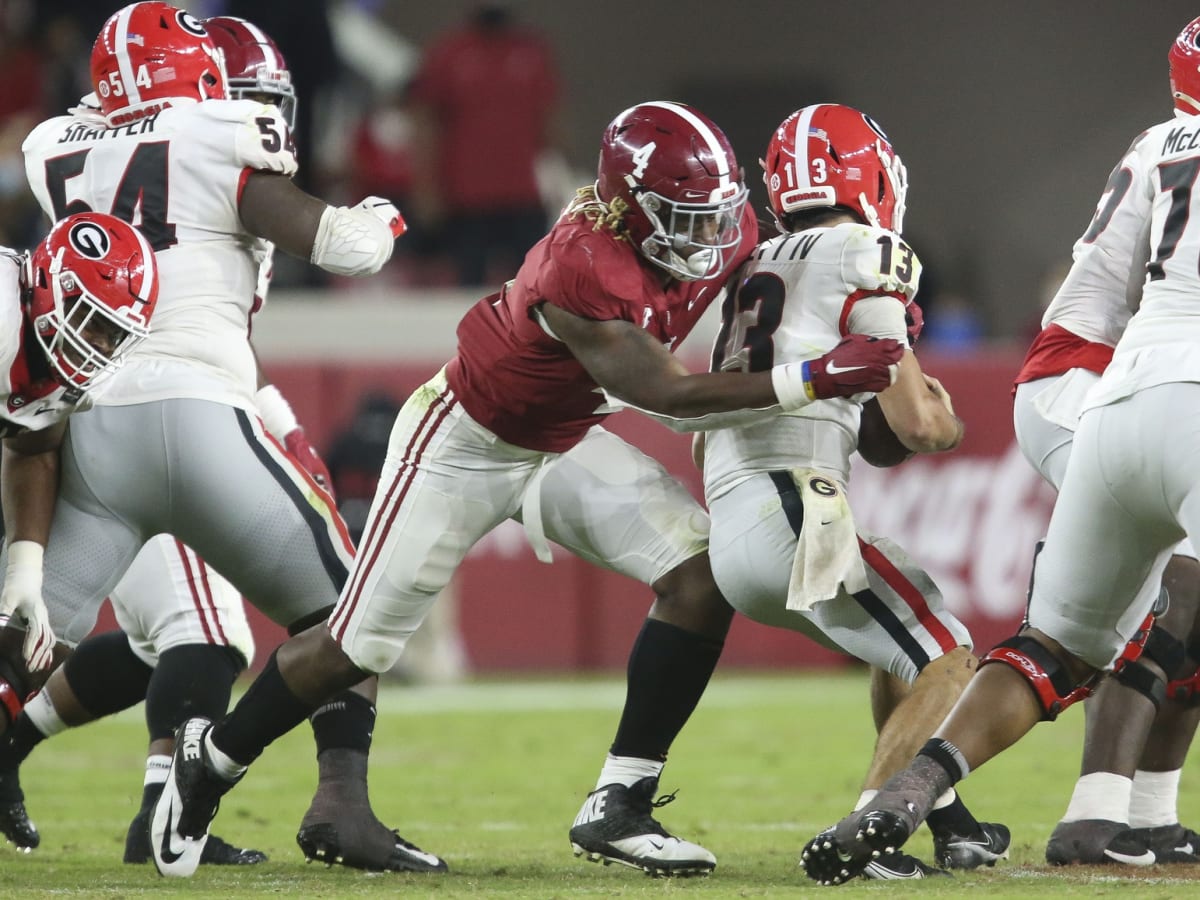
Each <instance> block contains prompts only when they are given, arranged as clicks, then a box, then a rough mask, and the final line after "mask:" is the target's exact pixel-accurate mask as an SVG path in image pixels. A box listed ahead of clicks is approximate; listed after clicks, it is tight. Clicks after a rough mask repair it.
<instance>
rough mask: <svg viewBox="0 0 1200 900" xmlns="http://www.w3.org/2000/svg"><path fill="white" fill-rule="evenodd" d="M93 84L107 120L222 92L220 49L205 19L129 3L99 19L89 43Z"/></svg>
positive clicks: (144, 113)
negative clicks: (92, 41)
mask: <svg viewBox="0 0 1200 900" xmlns="http://www.w3.org/2000/svg"><path fill="white" fill-rule="evenodd" d="M92 88H93V89H94V90H95V91H96V97H97V99H99V101H100V111H101V112H103V113H104V117H105V118H106V119H107V120H108V123H109V124H110V125H121V124H124V123H127V122H132V121H134V120H135V119H141V118H144V117H146V116H149V115H153V114H154V113H156V112H158V111H159V110H161V109H163V108H164V107H167V106H171V105H172V104H173V103H175V102H178V101H180V100H193V101H199V100H222V99H224V98H225V96H226V87H225V71H224V67H223V66H222V64H221V54H220V52H219V51H218V50H217V47H216V45H215V44H214V43H213V41H212V38H210V37H209V35H208V32H207V31H206V30H205V28H204V24H203V23H202V22H201V21H200V20H199V19H197V18H196V17H195V16H193V15H191V14H190V13H188V12H185V11H184V10H182V9H177V8H176V7H174V6H171V5H170V4H169V3H157V2H154V3H132V4H130V5H129V6H126V7H125V8H123V9H120V10H118V11H117V12H115V13H113V14H112V16H110V17H109V19H108V21H107V22H105V23H104V27H103V28H101V29H100V35H99V36H98V37H97V38H96V43H95V44H93V45H92Z"/></svg>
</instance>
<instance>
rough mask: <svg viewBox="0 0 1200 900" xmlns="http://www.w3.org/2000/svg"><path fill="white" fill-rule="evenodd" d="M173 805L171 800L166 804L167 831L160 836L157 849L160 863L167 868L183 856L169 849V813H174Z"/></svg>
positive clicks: (173, 802)
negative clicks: (160, 839) (159, 843)
mask: <svg viewBox="0 0 1200 900" xmlns="http://www.w3.org/2000/svg"><path fill="white" fill-rule="evenodd" d="M174 804H175V801H174V800H172V801H170V802H168V804H167V825H168V827H167V829H166V830H165V831H164V832H163V836H162V846H161V847H159V848H158V853H159V857H160V858H161V859H162V861H163V862H165V863H166V864H167V865H168V866H169V865H171V864H172V863H174V862H178V860H179V857H181V856H183V854H182V853H176V852H174V851H173V850H172V849H171V828H170V823H171V813H172V812H174V809H175V806H174Z"/></svg>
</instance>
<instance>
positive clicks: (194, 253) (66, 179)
mask: <svg viewBox="0 0 1200 900" xmlns="http://www.w3.org/2000/svg"><path fill="white" fill-rule="evenodd" d="M22 150H23V151H24V153H25V166H26V174H27V176H28V178H29V183H30V186H31V187H32V188H33V192H34V195H35V196H36V197H37V200H38V203H40V204H41V207H42V209H43V210H45V212H46V213H47V214H48V215H49V216H51V217H52V218H54V219H58V218H61V217H63V216H65V215H68V214H70V213H73V212H78V211H80V210H82V209H85V208H86V209H91V210H96V211H100V212H106V213H111V214H113V215H115V216H117V217H118V218H121V219H124V220H125V221H127V222H130V223H131V224H133V225H136V226H138V228H140V229H141V231H142V233H143V234H144V235H145V236H146V238H147V240H148V241H149V242H150V245H151V246H152V247H153V248H154V250H155V251H156V253H157V256H158V269H159V275H160V279H161V281H160V284H161V287H160V292H159V301H158V308H157V310H156V311H155V317H154V327H153V329H152V331H151V334H150V337H149V338H148V339H147V340H146V341H145V342H143V343H142V344H141V345H140V346H139V347H138V348H137V350H136V351H135V352H134V353H133V354H131V356H130V358H129V360H128V361H127V363H126V365H125V366H124V368H123V369H122V370H121V371H120V372H118V373H117V375H116V376H115V377H114V378H113V379H112V380H111V381H110V382H109V384H108V385H106V386H105V387H104V389H103V391H102V392H101V393H100V394H99V396H97V397H96V398H95V399H96V402H97V403H101V404H126V403H141V402H146V401H150V400H161V399H168V398H178V397H191V398H198V399H205V400H212V401H215V402H220V403H228V404H232V405H234V406H239V407H242V408H247V409H253V408H254V405H253V404H254V400H253V398H254V391H255V387H256V377H255V364H254V356H253V354H252V352H251V349H250V345H249V341H248V335H247V328H248V323H249V318H250V315H251V312H252V308H253V304H254V296H255V288H256V285H257V282H258V276H259V262H260V261H261V259H262V254H263V245H264V242H263V241H261V240H260V239H259V238H256V237H255V236H254V235H252V234H250V233H249V232H247V231H246V229H245V228H244V227H243V226H242V223H241V218H240V215H239V212H238V203H239V199H240V195H241V190H242V187H243V186H244V184H245V179H246V176H247V175H248V174H249V173H250V172H252V171H255V170H261V171H268V172H277V173H281V174H284V175H291V174H292V173H293V172H295V170H296V159H295V153H294V150H293V146H292V138H291V134H290V133H289V131H288V128H287V125H286V123H285V122H284V120H283V118H282V116H281V115H280V113H279V111H278V109H276V108H275V107H274V106H269V105H263V104H261V103H257V102H254V101H251V100H208V101H205V102H203V103H194V104H183V105H179V106H173V107H170V108H168V109H165V110H163V111H162V112H160V113H158V114H157V115H155V116H152V117H150V118H147V119H143V120H139V121H137V122H135V123H133V124H131V125H127V126H122V127H118V128H109V127H107V126H106V125H105V124H104V121H103V119H101V118H99V117H98V116H95V115H90V114H87V113H80V114H76V115H68V116H59V117H57V118H54V119H50V120H48V121H46V122H43V123H42V124H41V125H39V126H38V127H37V128H35V129H34V130H33V132H32V133H31V134H30V135H29V137H28V138H26V140H25V143H24V144H23V146H22Z"/></svg>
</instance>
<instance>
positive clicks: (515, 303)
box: [155, 102, 900, 875]
mask: <svg viewBox="0 0 1200 900" xmlns="http://www.w3.org/2000/svg"><path fill="white" fill-rule="evenodd" d="M597 174H598V178H597V181H596V183H595V184H594V185H591V186H588V187H586V188H583V189H581V190H580V192H579V196H578V198H577V200H576V201H575V202H573V203H572V204H570V205H569V206H568V207H567V209H566V210H565V211H564V212H563V214H562V215H561V217H560V218H559V220H558V222H557V223H556V224H555V225H554V226H553V228H552V229H551V230H550V233H549V234H548V235H546V237H544V238H543V239H542V240H541V241H540V242H539V243H538V244H537V245H536V246H535V247H534V248H533V249H532V250H531V251H530V253H529V254H528V255H527V256H526V259H525V263H524V265H522V266H521V268H520V270H519V271H518V272H517V274H516V277H515V278H514V279H513V280H512V281H510V282H508V283H507V284H506V285H505V286H504V288H503V290H501V291H500V292H499V293H497V294H493V295H492V296H489V297H485V298H484V299H483V300H481V301H480V302H479V303H478V304H476V305H475V306H474V307H473V308H472V309H471V310H470V311H469V312H468V313H467V314H466V316H465V317H464V318H463V320H462V322H461V323H460V324H459V327H458V352H457V353H456V355H455V356H454V358H453V359H452V360H451V361H450V362H449V364H448V365H447V366H446V367H445V368H444V369H443V370H442V371H441V372H439V373H438V374H437V375H436V376H435V377H434V378H433V379H432V380H431V381H430V382H428V383H427V384H426V385H424V386H423V387H421V388H419V389H418V390H417V391H416V392H415V393H414V394H413V395H412V396H411V397H410V398H409V400H408V402H407V403H406V404H405V406H404V407H403V409H402V410H401V411H400V413H399V416H398V417H397V421H396V425H395V427H394V429H393V431H392V435H391V449H390V451H389V454H388V458H387V461H386V463H385V464H384V468H383V473H382V476H381V478H380V481H379V488H378V491H377V493H376V495H375V499H374V502H373V504H372V507H371V512H370V514H369V517H368V521H367V524H366V528H365V531H364V536H363V539H362V546H361V551H360V553H359V555H358V557H357V564H356V567H355V569H354V571H353V573H352V574H351V577H350V579H349V580H348V582H347V584H346V588H345V589H344V590H343V592H342V595H341V598H340V599H339V601H338V605H337V608H336V609H335V610H334V612H333V615H332V616H331V617H330V619H329V621H328V623H327V627H325V628H322V629H314V630H312V631H308V632H305V633H304V634H303V635H300V636H298V637H296V638H293V639H292V640H289V641H288V642H287V643H286V644H284V646H283V647H282V648H281V649H280V651H279V652H278V653H277V654H276V656H275V657H274V658H273V659H272V660H271V662H270V663H269V664H268V666H267V668H266V669H265V670H264V671H263V673H262V674H261V675H260V676H259V678H258V680H257V681H256V682H255V684H254V685H253V686H252V687H251V688H250V690H249V692H248V693H247V695H246V697H245V698H244V699H243V701H242V702H240V703H239V704H238V705H237V706H236V707H235V708H234V709H233V711H232V712H231V713H230V714H229V716H228V717H226V718H224V719H222V720H221V721H220V722H218V723H216V724H215V725H213V724H210V723H208V722H207V721H206V720H204V719H199V718H197V719H192V720H189V721H188V722H186V723H185V724H184V743H183V744H182V745H180V746H183V747H186V746H187V740H188V738H189V736H190V739H191V741H192V742H193V743H192V747H193V750H198V751H199V753H195V752H193V753H192V754H191V755H188V754H185V753H184V752H182V751H181V750H180V749H179V746H177V749H176V755H175V760H174V763H173V769H172V771H173V773H174V775H173V777H172V780H171V781H170V782H169V784H171V785H174V786H175V787H176V788H177V790H176V791H175V792H174V793H171V794H170V796H168V793H164V795H163V799H162V800H160V801H159V806H158V808H157V810H156V812H155V822H156V823H158V822H163V823H164V824H166V825H167V827H168V828H169V829H170V830H169V831H168V832H166V836H165V837H164V841H165V842H168V843H171V844H173V843H174V840H175V835H178V836H179V837H180V838H183V837H188V838H191V839H192V840H195V841H202V840H203V837H204V834H205V833H206V831H207V823H208V822H209V821H210V820H211V818H212V816H213V815H214V814H215V811H216V807H217V802H218V800H219V798H220V797H221V795H222V794H223V793H224V792H225V791H227V790H229V788H231V787H232V786H233V783H234V782H235V781H236V780H237V779H238V778H240V777H241V774H242V772H243V771H244V770H245V767H246V766H248V765H249V764H250V763H251V762H252V761H253V760H254V759H255V758H256V757H257V756H258V755H259V754H260V753H261V752H262V751H263V749H264V748H265V747H266V746H267V744H269V743H270V742H271V741H272V740H274V739H275V738H277V737H278V736H279V735H281V734H283V733H284V732H286V731H287V730H289V729H290V728H292V727H293V726H295V725H296V724H297V723H299V722H300V721H302V720H303V719H304V717H305V716H306V715H308V713H309V711H310V710H311V709H313V707H315V706H317V705H318V704H320V703H323V702H325V700H326V698H327V697H328V696H329V695H330V694H331V693H333V692H335V691H337V690H339V689H342V688H344V687H345V686H346V685H349V684H353V683H355V682H356V681H358V680H359V679H361V678H362V677H363V674H364V673H367V672H382V671H385V670H387V669H388V668H389V667H390V666H391V665H392V664H393V663H394V662H395V661H396V659H397V658H398V657H399V656H400V654H401V652H402V651H403V650H404V645H405V643H406V642H407V640H408V638H409V636H410V635H411V634H412V633H413V632H414V631H415V630H416V629H417V627H418V626H419V625H420V624H421V621H422V619H423V618H424V616H425V614H426V612H427V611H428V609H429V607H430V605H431V604H432V603H433V601H434V600H435V598H436V597H437V595H438V592H439V591H440V590H441V589H442V588H443V587H444V586H445V584H446V583H447V582H448V581H449V579H450V577H451V575H452V574H453V572H454V570H455V569H456V568H457V566H458V564H459V563H460V562H461V560H462V559H463V557H464V556H465V555H466V554H467V552H468V551H469V550H470V548H471V546H472V545H473V544H474V543H475V542H476V541H477V540H479V538H481V537H482V536H483V535H484V534H486V533H487V532H489V531H490V530H491V529H493V528H494V527H496V526H497V525H498V524H500V523H501V522H503V521H504V520H505V519H509V518H516V519H518V520H520V521H521V522H523V523H524V525H525V529H526V531H527V533H528V535H529V538H530V541H531V543H532V544H533V546H534V548H535V549H536V550H537V552H538V553H539V555H540V556H541V557H542V558H544V559H547V560H548V559H549V558H550V550H549V545H548V542H549V541H554V542H556V543H557V544H559V545H560V546H561V547H563V548H566V549H567V550H569V551H571V552H574V553H576V554H578V555H579V556H581V557H583V558H585V559H588V560H590V561H593V562H595V563H597V564H599V565H603V566H605V567H608V568H610V569H613V570H615V571H618V572H622V573H624V574H627V575H629V576H631V577H632V578H635V579H637V580H638V581H641V582H642V583H644V584H648V585H650V587H651V589H652V590H653V592H654V603H653V605H652V607H651V610H650V615H649V617H648V618H647V620H646V623H645V625H644V627H643V629H642V631H641V634H640V635H639V637H638V639H637V642H636V643H635V645H634V649H633V653H632V656H631V658H630V662H629V685H628V695H627V698H626V704H625V710H624V713H623V715H622V718H621V722H620V724H619V726H618V729H617V735H616V739H615V741H614V742H613V744H612V747H611V750H610V753H609V755H608V757H607V759H606V761H605V762H604V764H603V767H602V769H601V773H600V777H599V778H598V779H597V783H596V788H595V790H594V791H592V792H591V793H590V794H589V795H588V797H587V798H586V800H585V802H584V803H583V807H582V809H581V810H580V813H579V816H578V817H577V818H576V820H575V824H574V826H573V827H572V828H571V831H570V839H571V843H572V844H573V845H574V848H575V852H576V853H577V854H580V855H583V854H586V855H587V856H588V857H589V858H591V859H594V860H600V859H604V860H611V861H616V862H621V863H624V864H627V865H630V866H634V867H637V868H641V869H644V870H646V871H647V872H651V873H655V874H663V875H691V874H705V873H707V872H709V871H711V870H712V868H713V866H714V865H715V863H716V860H715V858H714V856H713V855H712V854H711V853H710V852H709V851H708V850H706V849H704V848H703V847H700V846H699V845H697V844H694V843H692V842H690V841H686V840H682V839H680V838H677V837H674V836H672V835H671V834H669V833H668V832H667V831H666V830H665V829H664V828H663V827H662V826H661V825H660V824H659V823H658V822H657V821H655V819H654V818H653V817H652V815H651V812H652V808H653V806H654V798H655V794H656V792H657V788H658V780H659V774H660V772H661V770H662V767H663V763H664V761H665V759H666V756H667V751H668V749H669V748H670V745H671V742H672V740H673V739H674V738H675V735H676V734H677V733H678V732H679V730H680V729H681V728H682V727H683V724H684V723H685V722H686V721H687V718H688V716H689V715H690V714H691V712H692V709H693V708H694V707H695V705H696V703H697V702H698V701H699V699H700V695H701V694H702V693H703V690H704V687H705V685H706V684H707V682H708V678H709V675H710V674H711V672H712V670H713V667H714V666H715V665H716V662H717V658H718V656H719V655H720V651H721V646H722V642H723V641H724V639H725V635H726V632H727V630H728V628H729V624H730V620H731V618H732V614H733V611H732V609H730V607H729V606H728V604H727V603H726V602H725V601H724V599H723V598H722V597H721V595H720V592H719V591H718V590H717V588H716V585H715V584H714V582H713V579H712V573H711V571H710V569H709V565H708V557H707V553H706V548H707V532H708V521H707V517H706V515H705V513H704V511H703V509H702V508H701V507H700V505H699V504H698V503H697V502H696V501H695V500H694V499H693V498H692V497H691V495H690V494H689V493H688V491H687V490H686V489H685V488H684V487H683V485H682V484H680V483H679V482H678V481H676V480H675V479H674V478H672V477H670V476H669V475H668V474H667V473H666V471H665V470H664V469H663V468H662V467H661V466H660V465H659V464H658V463H656V462H654V461H653V460H651V459H649V458H648V457H646V456H645V455H643V454H642V453H640V452H638V451H637V450H635V449H634V448H632V447H631V446H629V445H628V444H626V443H625V442H624V441H622V440H620V439H619V438H617V437H616V436H615V435H612V434H611V433H609V432H608V431H606V430H605V429H604V428H603V427H602V424H601V423H602V422H603V420H604V417H605V416H606V415H607V414H608V412H610V411H611V407H610V406H609V405H608V404H607V402H606V400H605V397H604V395H603V393H602V389H603V390H604V391H607V392H609V393H610V394H612V395H614V396H615V397H616V398H618V399H620V400H622V401H624V402H626V403H630V404H632V405H635V406H638V407H641V408H644V409H647V410H650V411H653V412H658V413H665V414H668V415H673V416H677V417H699V416H705V415H707V414H714V413H722V412H726V411H737V410H741V409H743V408H745V407H771V406H781V407H782V408H785V409H796V408H799V407H800V406H802V405H805V404H807V403H808V402H810V400H811V399H812V398H814V397H828V396H835V395H848V394H853V393H856V392H858V391H862V390H876V389H881V388H883V387H886V386H887V385H889V384H890V383H891V376H892V366H893V365H894V364H895V362H896V360H897V359H898V358H899V356H900V344H899V342H897V341H895V340H882V341H871V340H870V339H869V338H867V337H866V336H863V335H855V336H851V337H848V338H847V339H846V340H845V341H844V342H843V343H841V344H839V345H838V346H837V347H836V348H834V349H833V350H832V351H831V352H830V353H827V354H826V355H824V356H822V357H815V358H813V359H810V360H807V361H805V362H795V363H792V364H789V365H786V366H779V367H776V368H775V369H774V370H772V371H763V372H757V373H752V374H741V373H720V374H698V375H689V374H688V373H687V372H686V371H685V370H684V369H683V367H682V366H681V365H680V364H679V363H678V362H677V361H676V360H675V358H674V357H673V356H672V355H671V352H670V351H671V350H672V349H674V347H675V346H676V345H677V344H678V342H679V341H681V340H683V338H685V337H686V336H687V334H688V332H689V331H690V330H691V329H692V327H693V325H694V324H695V322H696V320H697V319H699V318H700V316H701V314H702V313H703V312H704V310H705V308H706V307H707V306H708V305H709V304H710V303H711V302H712V301H713V300H715V299H716V298H717V297H718V296H719V295H720V294H721V292H722V289H723V284H724V281H725V279H726V278H727V277H728V276H729V275H730V273H731V272H733V271H734V270H735V269H736V267H737V266H738V265H739V264H740V263H741V261H742V260H743V259H745V257H746V255H747V254H748V253H749V252H750V251H751V249H752V248H753V247H754V244H755V241H756V239H757V227H756V225H755V222H754V218H753V214H752V212H751V211H750V209H749V208H748V207H747V205H746V188H745V186H744V185H743V183H742V178H741V172H740V169H739V168H738V166H737V162H736V160H735V158H734V155H733V151H732V148H731V147H730V146H729V142H728V140H727V139H726V138H725V136H724V134H723V133H722V132H721V131H720V130H719V129H718V128H717V127H716V126H715V125H714V124H713V123H712V122H711V121H709V120H708V119H707V118H706V117H705V116H704V115H702V114H701V113H699V112H697V111H696V110H694V109H692V108H690V107H688V106H685V105H683V104H680V103H669V102H651V103H643V104H640V105H638V106H635V107H632V108H631V109H629V110H626V111H625V112H624V113H622V114H621V115H619V116H618V117H617V118H616V119H615V120H614V121H613V122H612V123H611V124H610V125H609V126H608V128H607V129H606V131H605V133H604V137H603V140H602V142H601V150H600V160H599V166H598V173H597ZM659 805H661V801H660V803H659ZM181 819H182V823H180V820H181ZM156 827H157V824H156Z"/></svg>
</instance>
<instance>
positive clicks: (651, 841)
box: [646, 838, 666, 850]
mask: <svg viewBox="0 0 1200 900" xmlns="http://www.w3.org/2000/svg"><path fill="white" fill-rule="evenodd" d="M646 843H647V844H649V845H650V846H651V847H653V848H654V849H655V850H661V849H662V848H663V847H665V846H666V844H665V843H664V842H663V841H656V840H654V838H646Z"/></svg>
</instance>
